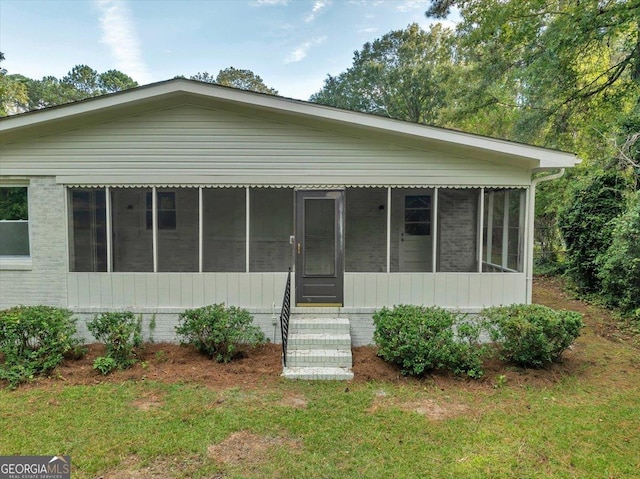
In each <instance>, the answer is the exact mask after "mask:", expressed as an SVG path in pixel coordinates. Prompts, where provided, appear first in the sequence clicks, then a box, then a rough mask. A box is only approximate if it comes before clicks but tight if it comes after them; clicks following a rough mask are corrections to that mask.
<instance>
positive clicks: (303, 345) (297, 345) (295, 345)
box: [287, 338, 351, 351]
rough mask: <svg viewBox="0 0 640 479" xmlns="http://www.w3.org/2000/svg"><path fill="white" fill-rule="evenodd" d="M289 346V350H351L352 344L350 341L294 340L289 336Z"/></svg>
mask: <svg viewBox="0 0 640 479" xmlns="http://www.w3.org/2000/svg"><path fill="white" fill-rule="evenodd" d="M287 346H288V348H289V351H294V350H296V349H335V350H337V351H351V344H350V342H346V341H345V342H344V343H343V344H336V343H331V344H327V343H324V342H320V341H318V342H315V343H310V342H307V341H292V340H291V338H289V342H288V343H287Z"/></svg>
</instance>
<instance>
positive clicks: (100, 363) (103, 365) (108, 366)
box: [93, 356, 118, 376]
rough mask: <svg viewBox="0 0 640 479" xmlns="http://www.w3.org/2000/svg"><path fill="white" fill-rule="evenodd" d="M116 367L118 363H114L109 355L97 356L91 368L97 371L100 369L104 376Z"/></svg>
mask: <svg viewBox="0 0 640 479" xmlns="http://www.w3.org/2000/svg"><path fill="white" fill-rule="evenodd" d="M117 368H118V364H117V363H116V360H115V359H113V358H112V357H110V356H100V357H97V358H96V360H95V361H94V362H93V369H97V370H98V371H100V373H102V375H103V376H106V375H107V374H109V373H110V372H111V371H113V370H114V369H117Z"/></svg>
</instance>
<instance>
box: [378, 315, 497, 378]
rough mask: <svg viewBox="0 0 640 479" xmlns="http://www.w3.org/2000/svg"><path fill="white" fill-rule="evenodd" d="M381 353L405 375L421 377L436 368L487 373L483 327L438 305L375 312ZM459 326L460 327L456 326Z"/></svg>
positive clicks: (380, 354) (461, 372) (471, 374)
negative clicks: (484, 369) (484, 358)
mask: <svg viewBox="0 0 640 479" xmlns="http://www.w3.org/2000/svg"><path fill="white" fill-rule="evenodd" d="M373 322H374V325H375V331H374V335H373V339H374V341H375V343H376V344H377V346H378V355H379V356H381V357H382V358H383V359H384V360H385V361H388V362H391V363H394V364H396V365H398V366H399V367H400V368H401V369H402V372H403V374H411V375H415V376H421V375H423V374H425V373H428V372H429V371H432V370H434V369H447V370H450V371H453V372H454V373H456V374H467V375H468V376H470V377H473V378H479V377H481V376H482V375H483V374H484V371H483V369H482V358H483V356H484V355H485V353H486V352H487V350H486V348H484V347H480V346H479V344H478V339H479V337H480V328H479V327H478V326H477V325H473V324H471V323H469V322H467V321H466V320H465V317H464V316H461V315H459V314H456V313H452V312H449V311H447V310H445V309H442V308H438V307H425V306H413V305H399V306H394V307H393V309H389V308H387V307H384V308H382V309H381V310H380V311H377V312H376V313H375V314H374V315H373ZM456 328H457V329H456Z"/></svg>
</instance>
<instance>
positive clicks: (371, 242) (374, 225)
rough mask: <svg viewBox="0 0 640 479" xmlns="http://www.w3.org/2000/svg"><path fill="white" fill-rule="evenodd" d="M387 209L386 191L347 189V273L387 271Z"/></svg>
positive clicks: (377, 189) (379, 189) (383, 189)
mask: <svg viewBox="0 0 640 479" xmlns="http://www.w3.org/2000/svg"><path fill="white" fill-rule="evenodd" d="M387 208H388V205H387V189H386V188H347V190H346V207H345V211H346V212H345V271H347V272H352V273H359V272H369V273H377V272H385V271H386V268H387Z"/></svg>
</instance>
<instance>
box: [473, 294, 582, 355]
mask: <svg viewBox="0 0 640 479" xmlns="http://www.w3.org/2000/svg"><path fill="white" fill-rule="evenodd" d="M481 314H482V316H483V317H484V318H485V320H486V325H487V328H488V330H489V334H490V335H491V339H493V341H494V342H495V345H496V346H497V348H498V351H499V352H500V356H501V358H502V359H503V360H507V361H510V362H512V363H515V364H517V365H518V366H524V367H535V368H540V367H542V366H544V365H545V364H548V363H551V362H552V361H556V360H557V359H558V358H559V357H560V355H561V354H562V353H563V352H564V351H565V350H566V349H567V348H568V347H569V346H571V344H572V343H573V341H574V340H575V339H576V338H577V337H578V336H579V335H580V330H581V329H582V327H583V323H582V315H581V314H580V313H576V312H574V311H562V310H560V311H557V310H554V309H551V308H548V307H546V306H542V305H539V304H516V305H512V306H499V307H493V308H487V309H484V310H483V311H482V313H481Z"/></svg>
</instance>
